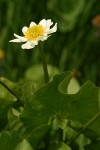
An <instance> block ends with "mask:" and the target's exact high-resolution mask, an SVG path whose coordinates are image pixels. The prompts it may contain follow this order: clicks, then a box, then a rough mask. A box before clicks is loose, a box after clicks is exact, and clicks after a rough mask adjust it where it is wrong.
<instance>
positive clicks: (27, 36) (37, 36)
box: [10, 19, 57, 49]
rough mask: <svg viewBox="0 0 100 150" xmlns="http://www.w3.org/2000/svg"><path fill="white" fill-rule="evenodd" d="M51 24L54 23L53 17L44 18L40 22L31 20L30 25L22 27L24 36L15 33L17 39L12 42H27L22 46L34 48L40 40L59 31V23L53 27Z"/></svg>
mask: <svg viewBox="0 0 100 150" xmlns="http://www.w3.org/2000/svg"><path fill="white" fill-rule="evenodd" d="M51 25H53V22H52V21H51V19H48V20H45V19H43V20H41V21H40V22H39V24H36V23H35V22H31V23H30V26H29V27H26V26H25V27H23V28H22V32H23V36H19V35H17V34H15V33H14V36H15V37H16V39H13V40H11V41H10V42H17V43H20V42H25V43H24V44H22V46H21V47H22V49H31V48H34V47H35V46H36V45H38V42H39V41H45V40H47V38H48V37H49V36H50V35H51V33H53V32H56V31H57V23H55V25H54V26H53V27H52V28H50V27H51Z"/></svg>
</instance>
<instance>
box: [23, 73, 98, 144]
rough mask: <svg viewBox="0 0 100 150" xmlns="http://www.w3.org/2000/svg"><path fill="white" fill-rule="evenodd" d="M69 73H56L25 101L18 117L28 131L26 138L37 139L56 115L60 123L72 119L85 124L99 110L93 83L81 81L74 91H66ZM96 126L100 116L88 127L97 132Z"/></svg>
mask: <svg viewBox="0 0 100 150" xmlns="http://www.w3.org/2000/svg"><path fill="white" fill-rule="evenodd" d="M71 76H72V75H71V73H70V72H65V73H62V74H59V75H56V76H55V77H54V79H53V81H52V82H50V83H48V84H47V85H45V86H44V87H42V88H40V89H38V90H37V91H36V92H35V93H34V94H33V95H32V97H31V101H30V102H28V101H27V102H26V105H25V109H24V111H23V113H22V115H21V119H22V121H23V123H24V125H25V126H26V128H27V130H28V132H29V139H31V138H32V139H34V140H35V142H36V141H38V140H39V138H41V137H42V136H43V135H44V134H45V132H46V131H47V129H48V127H49V125H50V123H51V120H52V119H53V118H59V119H60V120H61V121H62V123H63V121H64V122H66V123H67V120H72V121H78V122H80V123H82V124H85V123H86V122H87V121H89V120H90V119H91V118H92V117H93V116H94V115H95V114H96V113H97V112H98V111H99V105H98V93H99V89H98V88H97V87H95V85H94V84H93V83H91V82H87V83H85V84H84V85H83V86H82V87H81V89H80V90H79V91H78V92H77V93H76V94H67V90H66V89H67V87H68V84H69V82H70V79H71ZM61 121H60V124H61ZM58 122H59V121H58ZM64 126H65V124H64ZM99 126H100V119H98V120H97V121H96V122H95V123H94V124H93V126H91V128H92V129H93V128H94V129H95V130H97V131H98V132H99V133H100V131H99Z"/></svg>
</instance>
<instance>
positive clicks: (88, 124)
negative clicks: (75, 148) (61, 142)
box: [67, 112, 100, 145]
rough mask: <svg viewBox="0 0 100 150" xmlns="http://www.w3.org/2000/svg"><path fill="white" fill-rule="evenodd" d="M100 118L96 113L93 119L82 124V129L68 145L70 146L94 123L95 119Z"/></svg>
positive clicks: (99, 113) (99, 114)
mask: <svg viewBox="0 0 100 150" xmlns="http://www.w3.org/2000/svg"><path fill="white" fill-rule="evenodd" d="M99 116H100V112H98V113H97V114H96V115H95V116H93V118H91V119H90V120H89V121H88V122H87V123H86V124H84V126H83V128H82V129H81V130H80V131H79V132H78V133H77V134H76V135H75V136H74V137H73V138H72V139H71V141H68V143H67V144H68V145H71V144H72V143H73V142H74V141H75V140H76V139H77V138H78V137H79V135H80V134H81V133H82V132H83V131H84V130H85V129H87V128H88V127H89V126H90V125H91V124H92V123H94V122H95V121H96V119H97V118H98V117H99Z"/></svg>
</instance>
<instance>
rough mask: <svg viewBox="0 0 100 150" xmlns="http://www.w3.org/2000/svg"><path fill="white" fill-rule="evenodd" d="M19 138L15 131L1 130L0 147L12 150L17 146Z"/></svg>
mask: <svg viewBox="0 0 100 150" xmlns="http://www.w3.org/2000/svg"><path fill="white" fill-rule="evenodd" d="M19 142H21V139H20V138H19V136H18V135H17V133H16V132H11V133H10V132H6V131H3V132H2V133H1V134H0V149H1V150H14V149H15V147H17V145H18V143H19Z"/></svg>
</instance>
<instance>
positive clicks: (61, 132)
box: [59, 128, 63, 142]
mask: <svg viewBox="0 0 100 150" xmlns="http://www.w3.org/2000/svg"><path fill="white" fill-rule="evenodd" d="M62 141H63V130H62V129H60V128H59V142H62Z"/></svg>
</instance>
